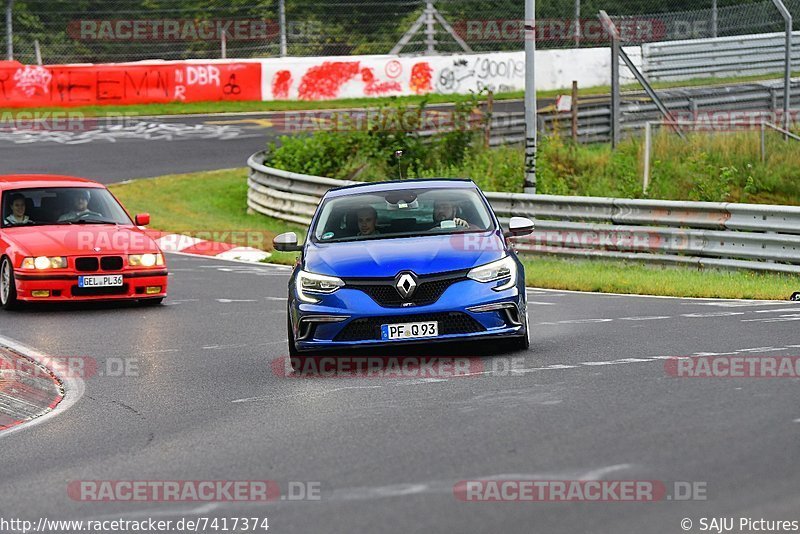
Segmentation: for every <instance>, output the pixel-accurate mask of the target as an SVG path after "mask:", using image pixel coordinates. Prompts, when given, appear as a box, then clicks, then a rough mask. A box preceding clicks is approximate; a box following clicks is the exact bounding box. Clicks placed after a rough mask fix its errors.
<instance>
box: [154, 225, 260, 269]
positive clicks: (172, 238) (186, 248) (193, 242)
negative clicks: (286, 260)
mask: <svg viewBox="0 0 800 534" xmlns="http://www.w3.org/2000/svg"><path fill="white" fill-rule="evenodd" d="M147 234H148V235H149V236H150V237H152V238H153V239H154V240H155V242H156V243H158V246H159V247H160V248H161V250H162V251H164V252H180V253H181V254H192V255H195V256H206V257H213V258H220V259H223V260H237V261H248V262H255V263H257V262H263V261H264V260H266V259H268V258H269V257H270V256H272V254H270V253H269V252H265V251H263V250H260V249H257V248H253V247H240V246H237V245H232V244H230V243H219V242H217V241H207V240H205V239H198V238H196V237H191V236H188V235H181V234H169V233H165V232H158V231H154V230H148V231H147Z"/></svg>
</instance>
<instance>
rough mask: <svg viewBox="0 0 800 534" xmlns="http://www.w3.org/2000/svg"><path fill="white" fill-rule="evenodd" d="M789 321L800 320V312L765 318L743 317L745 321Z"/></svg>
mask: <svg viewBox="0 0 800 534" xmlns="http://www.w3.org/2000/svg"><path fill="white" fill-rule="evenodd" d="M787 321H800V314H798V313H795V314H792V315H781V316H780V317H766V318H764V319H742V322H743V323H784V322H787Z"/></svg>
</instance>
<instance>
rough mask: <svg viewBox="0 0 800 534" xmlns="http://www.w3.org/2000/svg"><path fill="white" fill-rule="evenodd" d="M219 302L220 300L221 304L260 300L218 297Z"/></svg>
mask: <svg viewBox="0 0 800 534" xmlns="http://www.w3.org/2000/svg"><path fill="white" fill-rule="evenodd" d="M217 302H219V303H220V304H239V303H241V302H258V301H257V300H250V299H241V300H236V299H217Z"/></svg>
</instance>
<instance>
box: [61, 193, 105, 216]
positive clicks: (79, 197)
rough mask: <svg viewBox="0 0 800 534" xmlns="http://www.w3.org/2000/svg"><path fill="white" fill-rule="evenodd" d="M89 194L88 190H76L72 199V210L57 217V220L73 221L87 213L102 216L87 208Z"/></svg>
mask: <svg viewBox="0 0 800 534" xmlns="http://www.w3.org/2000/svg"><path fill="white" fill-rule="evenodd" d="M90 198H91V195H90V193H89V191H78V192H77V194H76V195H75V197H74V199H73V202H74V204H73V211H68V212H67V213H65V214H64V215H62V216H61V217H59V218H58V222H63V221H74V220H77V219H80V218H81V217H86V216H87V215H92V216H94V217H102V215H101V214H100V213H97V212H96V211H91V210H90V209H89V199H90Z"/></svg>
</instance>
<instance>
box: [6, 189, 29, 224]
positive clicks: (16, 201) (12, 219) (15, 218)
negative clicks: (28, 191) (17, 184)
mask: <svg viewBox="0 0 800 534" xmlns="http://www.w3.org/2000/svg"><path fill="white" fill-rule="evenodd" d="M10 200H11V202H10V203H11V215H9V216H8V217H6V224H8V225H14V224H29V223H30V222H31V219H30V217H28V216H27V215H25V197H24V196H22V195H20V194H19V193H16V194H14V195H11V199H10Z"/></svg>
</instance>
